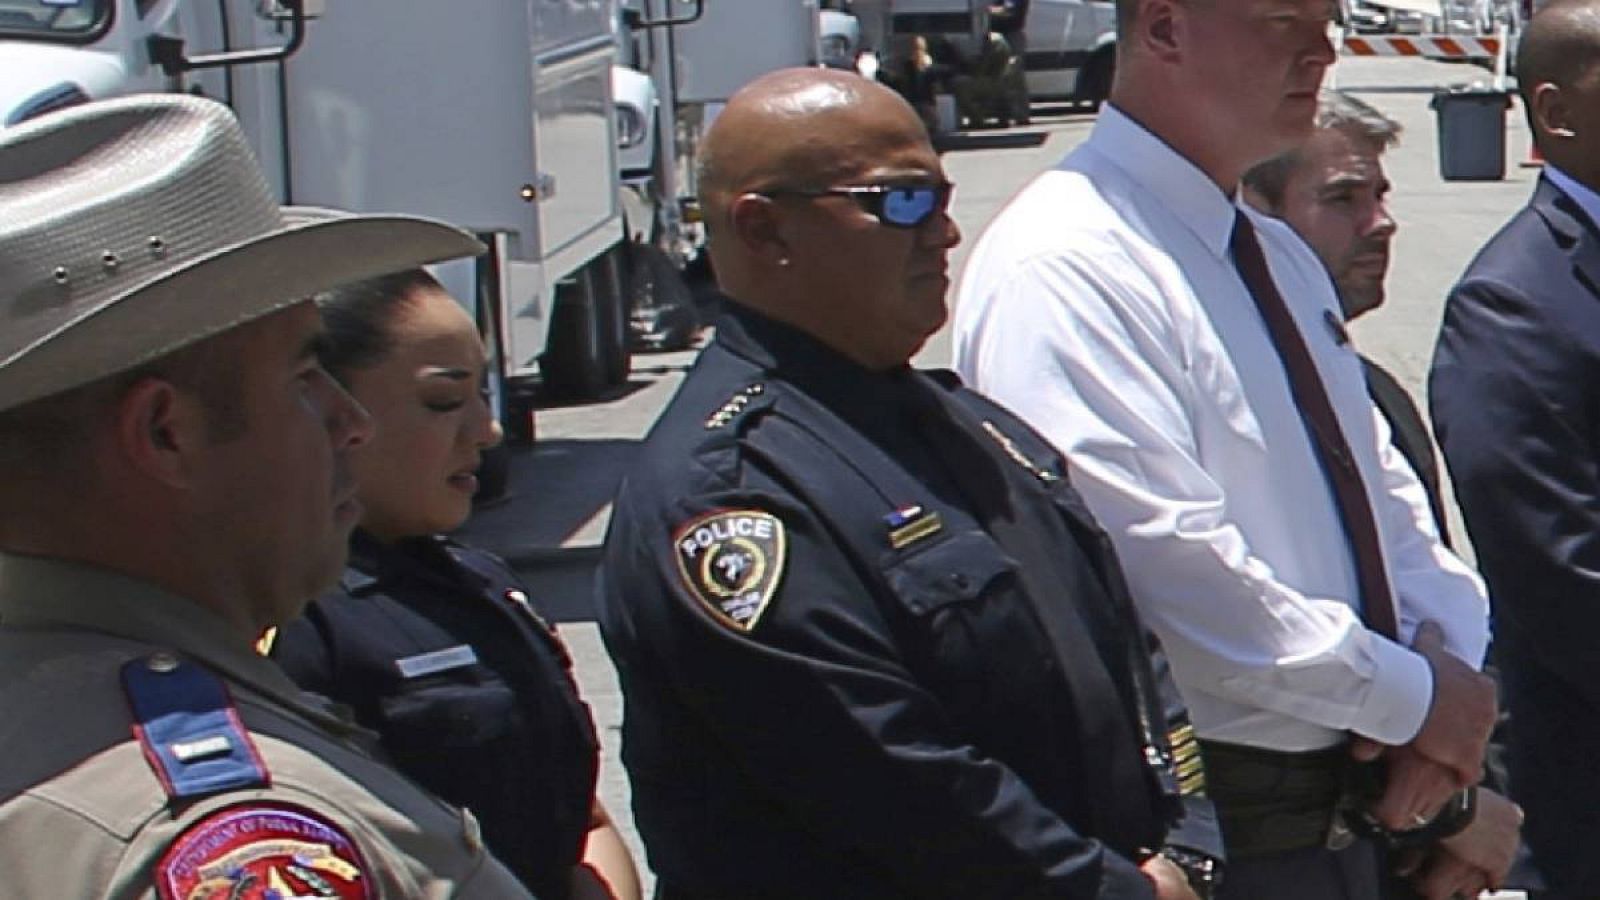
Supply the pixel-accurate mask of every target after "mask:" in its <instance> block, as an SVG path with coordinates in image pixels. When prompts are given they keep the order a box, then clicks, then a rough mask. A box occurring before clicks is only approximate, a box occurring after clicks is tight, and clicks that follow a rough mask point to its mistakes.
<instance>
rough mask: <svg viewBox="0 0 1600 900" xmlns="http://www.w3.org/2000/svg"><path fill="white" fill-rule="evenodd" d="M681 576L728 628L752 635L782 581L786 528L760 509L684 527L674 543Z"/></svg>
mask: <svg viewBox="0 0 1600 900" xmlns="http://www.w3.org/2000/svg"><path fill="white" fill-rule="evenodd" d="M672 545H673V551H674V553H675V554H676V555H677V559H678V574H679V575H680V576H682V578H683V583H684V585H685V586H686V587H688V588H689V592H690V593H692V594H694V595H695V597H696V598H698V599H699V600H700V602H701V603H704V604H705V605H706V607H707V608H708V609H710V610H711V612H712V613H713V614H714V615H715V616H716V618H717V619H718V620H719V621H721V622H723V623H724V624H727V625H731V626H733V627H735V628H738V629H739V630H740V631H749V630H750V629H752V628H754V627H755V626H756V622H757V621H759V620H760V619H761V614H762V613H763V612H765V611H766V609H767V604H768V603H770V602H772V596H773V594H775V593H777V591H778V581H779V580H780V579H781V578H782V577H783V553H784V534H783V523H782V522H780V521H778V518H777V516H774V515H772V514H771V513H767V512H762V511H761V510H757V509H720V510H716V511H714V512H709V513H705V514H703V515H700V516H696V517H695V518H693V519H690V520H689V521H688V522H685V523H684V524H683V525H682V526H680V527H679V528H678V530H677V533H676V534H674V535H673V537H672Z"/></svg>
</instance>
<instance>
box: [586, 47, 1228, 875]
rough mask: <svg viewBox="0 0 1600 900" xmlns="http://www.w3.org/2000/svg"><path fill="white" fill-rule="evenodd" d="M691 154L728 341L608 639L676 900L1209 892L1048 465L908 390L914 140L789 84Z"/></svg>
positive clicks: (923, 295) (651, 844) (1129, 663)
mask: <svg viewBox="0 0 1600 900" xmlns="http://www.w3.org/2000/svg"><path fill="white" fill-rule="evenodd" d="M706 150H707V156H706V159H707V163H706V166H705V169H704V171H703V173H702V179H701V186H702V196H703V197H704V198H705V202H706V210H707V221H708V222H709V223H710V228H711V233H710V236H711V253H712V258H713V260H714V261H715V265H716V270H717V273H718V278H719V281H720V282H721V284H722V286H723V288H724V289H725V290H726V291H727V293H728V295H729V298H730V300H731V302H730V304H729V312H728V314H727V315H726V316H725V317H724V318H722V319H720V320H719V321H718V323H717V333H716V339H715V340H714V341H713V343H712V344H711V345H710V346H709V347H707V348H706V350H705V351H704V352H703V353H702V354H701V356H700V359H699V361H698V362H697V363H696V364H695V367H694V369H693V370H692V371H691V372H690V373H689V375H688V377H687V378H686V379H685V381H684V384H683V387H682V389H681V390H680V391H679V393H678V395H677V396H676V397H675V398H674V399H673V401H672V403H671V405H670V406H669V407H668V408H667V409H666V411H665V412H664V413H663V414H662V416H661V420H660V422H659V423H658V424H657V425H656V427H655V428H654V429H653V430H652V432H651V434H650V436H649V437H648V438H647V439H646V441H645V446H644V448H643V450H642V453H641V456H640V460H639V462H638V463H637V465H636V466H635V467H634V470H633V472H632V473H631V475H630V477H629V479H628V481H627V482H626V484H625V485H624V486H623V487H622V489H621V493H620V495H619V497H618V500H617V505H616V513H615V515H614V517H613V518H612V524H611V532H610V534H609V535H608V537H607V541H606V556H605V565H604V567H603V570H602V578H603V580H604V589H603V591H602V595H601V598H600V608H599V614H600V615H599V618H600V623H601V627H602V628H603V629H604V633H605V637H606V641H607V644H608V646H609V647H610V649H611V651H612V654H613V657H614V658H615V659H616V661H617V667H618V672H619V675H620V677H621V682H622V688H623V692H624V695H625V698H626V702H627V708H626V716H625V718H624V722H623V739H624V743H623V759H624V761H625V762H626V764H627V765H628V769H629V773H630V775H631V776H632V778H633V789H634V811H635V818H636V821H637V822H638V824H639V830H640V833H641V834H642V835H643V837H644V840H645V845H646V847H647V848H648V850H649V852H650V861H651V863H652V864H653V866H654V867H655V869H656V872H657V873H658V875H659V876H660V879H661V897H662V898H663V900H732V898H749V897H760V898H763V900H781V898H796V900H799V898H816V897H828V898H833V900H840V898H873V900H884V898H896V897H903V898H915V900H930V898H939V897H951V898H963V900H975V898H1001V897H1004V898H1022V897H1030V898H1033V897H1038V898H1043V897H1055V898H1078V900H1089V898H1096V900H1110V898H1151V897H1155V898H1161V900H1193V898H1194V897H1195V890H1196V889H1198V890H1199V891H1200V892H1201V893H1202V894H1203V893H1205V892H1207V891H1208V890H1209V889H1210V887H1211V886H1212V883H1213V882H1214V876H1215V868H1214V864H1215V859H1214V858H1212V857H1211V856H1209V855H1208V854H1207V853H1206V852H1205V851H1207V850H1210V851H1213V852H1214V851H1215V850H1216V843H1217V841H1216V835H1215V832H1214V831H1211V832H1209V833H1208V832H1207V830H1206V828H1205V827H1203V826H1204V824H1205V823H1204V822H1197V821H1196V820H1193V819H1190V820H1186V821H1184V824H1185V825H1187V826H1196V825H1199V826H1201V827H1193V828H1192V829H1191V830H1188V831H1186V833H1184V834H1175V833H1174V832H1173V831H1172V830H1171V829H1172V826H1173V825H1174V824H1175V823H1178V822H1180V820H1183V818H1184V817H1183V812H1184V809H1185V804H1186V802H1187V804H1189V805H1188V807H1187V808H1188V809H1189V810H1191V811H1192V810H1201V809H1204V804H1203V802H1202V800H1201V799H1200V796H1199V794H1200V788H1201V787H1202V781H1203V779H1202V775H1201V773H1200V771H1199V765H1200V763H1199V760H1198V758H1197V752H1198V750H1197V748H1196V746H1195V745H1194V741H1193V737H1192V732H1191V731H1190V730H1189V729H1188V728H1187V724H1186V721H1187V720H1186V717H1185V714H1184V713H1183V711H1182V707H1181V705H1179V704H1178V703H1177V702H1176V695H1175V694H1174V693H1171V692H1170V691H1167V692H1163V690H1162V689H1163V687H1166V688H1169V689H1170V682H1163V680H1162V679H1161V678H1160V677H1159V673H1158V671H1157V670H1156V669H1153V668H1152V665H1151V655H1150V649H1151V648H1150V646H1149V645H1148V644H1147V643H1146V642H1145V640H1144V638H1145V636H1146V635H1147V632H1145V630H1144V629H1143V627H1142V626H1141V625H1140V623H1139V621H1138V618H1137V616H1136V615H1135V614H1134V612H1133V607H1132V604H1131V603H1130V601H1129V599H1128V597H1127V595H1126V593H1125V591H1124V588H1123V582H1122V574H1121V571H1120V570H1119V569H1118V567H1117V564H1116V560H1115V559H1114V558H1113V557H1112V555H1111V552H1110V550H1109V549H1108V544H1107V541H1106V538H1105V535H1104V534H1103V533H1101V531H1100V530H1099V529H1098V528H1097V527H1096V526H1095V524H1094V523H1093V521H1092V520H1091V519H1090V518H1089V517H1088V515H1087V513H1086V512H1085V511H1084V509H1083V506H1082V504H1081V503H1080V502H1079V500H1078V497H1077V494H1076V493H1075V492H1074V491H1073V490H1072V488H1071V487H1070V486H1069V485H1068V484H1067V481H1066V479H1065V472H1064V469H1063V465H1062V463H1061V460H1060V457H1059V456H1058V455H1057V454H1056V453H1054V452H1053V451H1051V450H1050V449H1049V447H1048V445H1047V444H1046V443H1045V442H1044V441H1043V440H1041V439H1040V438H1039V436H1038V435H1036V434H1035V433H1033V432H1032V431H1031V430H1029V429H1028V428H1027V427H1026V426H1024V425H1023V424H1022V423H1021V422H1019V421H1018V420H1017V419H1016V418H1014V417H1013V416H1011V415H1009V414H1008V413H1006V412H1005V411H1004V410H1002V409H1000V408H999V407H997V406H995V405H994V404H992V403H988V402H987V401H985V400H983V399H982V398H980V397H978V396H977V395H975V394H973V393H972V392H971V391H968V390H966V389H965V388H963V387H961V386H960V384H959V383H958V382H957V381H956V380H955V379H954V378H953V377H952V376H950V375H949V373H934V374H928V373H922V372H918V371H915V370H913V369H911V368H910V367H909V366H908V365H907V360H909V359H910V358H911V356H912V355H913V354H914V353H915V352H916V350H917V348H918V347H919V346H921V345H922V343H923V341H925V340H926V339H927V337H928V335H929V334H931V333H933V332H934V331H935V330H937V329H938V327H939V326H940V324H941V323H942V322H943V321H944V317H945V305H944V294H945V289H946V288H947V286H948V284H949V281H948V279H947V277H946V274H945V272H946V265H947V256H948V253H949V250H950V248H951V247H952V246H953V245H954V244H955V242H956V241H957V239H958V237H959V236H958V234H957V231H956V227H955V224H954V222H952V221H951V219H950V217H949V216H948V215H947V212H946V208H947V204H948V202H949V199H950V191H951V186H950V184H949V183H948V182H947V181H946V180H945V175H944V171H943V168H942V167H941V165H940V163H939V157H938V155H937V154H936V153H935V152H934V150H933V147H932V146H931V145H930V144H929V141H928V136H927V133H926V132H925V131H924V129H923V127H922V124H921V123H920V121H919V120H918V119H917V115H916V113H915V112H914V111H913V110H912V109H911V108H910V107H909V106H908V105H906V103H905V102H904V101H903V100H901V99H900V98H899V97H897V96H896V95H894V94H893V93H892V92H890V91H888V90H887V89H885V88H883V87H882V86H880V85H877V84H874V83H872V82H869V81H866V80H864V79H861V78H857V77H855V76H853V75H846V74H841V73H837V72H828V71H826V70H789V71H782V72H778V73H774V74H772V75H769V76H767V77H764V78H762V79H760V80H758V81H756V82H753V83H752V84H751V85H749V86H747V87H746V88H745V89H744V90H742V91H741V92H740V93H739V94H738V95H737V96H735V97H734V98H733V100H732V101H731V102H729V104H728V106H727V108H726V109H725V110H724V111H723V113H722V114H721V115H720V116H719V117H718V119H717V121H716V124H715V125H714V126H713V127H712V130H711V133H710V135H709V136H708V137H707V141H706ZM1163 850H1165V851H1166V853H1167V854H1168V855H1165V856H1164V855H1162V851H1163ZM1169 857H1170V858H1169ZM1185 866H1186V867H1187V874H1188V875H1189V876H1190V878H1192V880H1193V883H1192V886H1191V883H1190V882H1189V880H1187V879H1186V878H1185V874H1186V873H1185V871H1184V869H1183V867H1185Z"/></svg>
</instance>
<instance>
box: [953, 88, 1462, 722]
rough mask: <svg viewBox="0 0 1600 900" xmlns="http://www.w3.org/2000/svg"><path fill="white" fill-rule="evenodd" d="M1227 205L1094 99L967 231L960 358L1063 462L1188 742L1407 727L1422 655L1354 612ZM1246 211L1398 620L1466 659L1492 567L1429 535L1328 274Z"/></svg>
mask: <svg viewBox="0 0 1600 900" xmlns="http://www.w3.org/2000/svg"><path fill="white" fill-rule="evenodd" d="M1238 209H1239V207H1237V206H1236V205H1235V202H1234V201H1233V200H1232V199H1230V198H1229V197H1228V196H1226V195H1225V194H1224V193H1223V192H1222V191H1221V190H1220V189H1219V188H1218V187H1217V185H1216V184H1215V183H1214V182H1212V181H1211V180H1210V179H1209V178H1208V177H1207V176H1206V175H1205V174H1204V173H1203V172H1201V171H1200V170H1199V169H1198V168H1196V167H1195V166H1194V165H1193V164H1191V163H1190V162H1189V161H1188V160H1186V159H1185V158H1184V157H1182V156H1180V155H1179V154H1178V153H1176V152H1175V151H1173V150H1172V149H1171V148H1170V147H1168V146H1167V145H1166V144H1164V143H1162V142H1161V141H1160V140H1159V139H1158V138H1156V137H1155V136H1154V135H1153V134H1151V133H1150V132H1149V131H1147V130H1145V129H1144V128H1143V127H1142V126H1140V125H1139V124H1138V123H1136V122H1134V121H1133V120H1132V119H1129V118H1128V117H1127V116H1126V115H1123V114H1122V113H1120V112H1119V111H1118V110H1116V109H1115V108H1114V107H1111V106H1110V105H1107V106H1105V107H1104V108H1103V109H1102V110H1101V113H1100V118H1099V121H1098V123H1097V124H1096V125H1095V128H1094V132H1093V133H1092V134H1091V135H1090V137H1089V139H1088V141H1087V142H1085V143H1084V144H1083V145H1082V146H1080V147H1079V148H1078V149H1077V150H1075V151H1074V152H1073V153H1072V154H1070V155H1069V156H1068V157H1067V158H1066V159H1065V160H1064V161H1063V162H1062V163H1061V164H1060V165H1059V166H1058V167H1057V168H1055V169H1053V170H1051V171H1049V172H1046V173H1045V174H1043V175H1041V176H1039V177H1038V178H1037V179H1035V180H1034V181H1033V182H1032V183H1031V184H1029V185H1028V186H1027V187H1026V188H1024V189H1023V190H1022V192H1021V193H1020V194H1019V195H1018V196H1017V197H1016V198H1015V199H1013V200H1012V202H1011V203H1010V205H1008V206H1007V207H1006V208H1005V210H1004V211H1002V212H1001V213H1000V215H999V216H998V217H997V218H996V219H995V221H994V222H993V223H992V224H991V225H990V226H989V228H988V230H987V231H986V232H985V233H984V235H983V237H982V238H981V239H980V240H979V242H978V245H977V247H976V248H975V249H974V251H973V254H972V257H971V259H970V260H969V262H968V264H967V268H966V271H965V272H964V274H963V277H962V279H961V285H960V289H959V292H958V299H957V305H956V310H955V345H956V347H955V359H956V368H957V369H958V370H960V372H961V374H962V375H963V376H964V377H965V378H966V379H967V380H968V382H969V383H971V384H972V385H973V386H975V387H976V388H977V389H978V390H981V391H983V392H985V393H987V394H989V395H990V396H993V397H995V398H996V399H998V400H999V401H1000V402H1002V403H1004V404H1006V405H1007V406H1009V407H1010V408H1012V409H1013V410H1015V411H1016V412H1017V413H1019V414H1020V415H1021V416H1022V417H1023V418H1025V419H1027V420H1028V421H1029V422H1030V423H1032V424H1033V425H1034V427H1036V428H1038V429H1039V430H1040V431H1041V432H1043V433H1044V434H1045V435H1046V436H1047V437H1049V438H1050V439H1051V440H1052V441H1053V442H1054V443H1055V444H1056V445H1057V446H1058V447H1059V448H1060V449H1061V450H1062V451H1063V452H1064V453H1065V454H1066V455H1067V456H1068V458H1069V460H1070V461H1071V463H1072V465H1073V472H1072V480H1073V484H1074V485H1076V486H1077V488H1078V489H1079V490H1080V491H1081V492H1082V493H1083V495H1084V498H1085V499H1086V500H1087V502H1088V503H1089V506H1090V508H1091V509H1093V510H1094V512H1095V514H1096V515H1097V516H1098V517H1099V519H1100V521H1101V523H1102V525H1104V526H1105V528H1106V529H1107V531H1109V532H1110V534H1111V537H1112V539H1113V541H1114V542H1115V544H1116V547H1117V550H1118V551H1119V554H1120V556H1121V558H1122V563H1123V566H1124V568H1125V569H1126V570H1127V574H1128V579H1129V581H1130V583H1131V584H1132V587H1133V592H1134V596H1135V599H1136V600H1137V601H1138V603H1139V606H1140V610H1141V612H1142V613H1143V614H1144V616H1145V619H1146V620H1147V621H1148V622H1149V624H1150V625H1151V627H1153V628H1154V629H1155V630H1156V633H1157V634H1158V635H1159V636H1160V637H1161V639H1162V641H1163V642H1164V643H1165V645H1166V649H1167V652H1168V654H1169V656H1170V657H1171V661H1172V666H1173V670H1174V674H1175V675H1176V676H1177V679H1178V684H1179V686H1180V687H1181V689H1182V690H1183V694H1184V698H1185V700H1186V701H1187V702H1188V704H1189V707H1190V712H1191V714H1192V716H1193V719H1194V722H1195V726H1196V728H1197V729H1198V731H1199V733H1200V734H1201V735H1202V736H1204V737H1206V738H1209V739H1212V740H1219V741H1228V742H1232V743H1239V744H1249V745H1253V746H1258V747H1267V748H1271V749H1276V750H1290V751H1293V750H1311V749H1317V748H1322V747H1326V746H1330V745H1333V744H1335V743H1337V742H1338V741H1339V740H1341V738H1342V735H1343V733H1344V732H1346V731H1354V732H1356V733H1359V734H1363V735H1367V736H1369V737H1372V738H1374V739H1377V740H1379V741H1382V742H1384V743H1389V744H1400V743H1405V742H1406V741H1408V740H1410V739H1411V738H1412V737H1414V736H1415V735H1416V732H1417V731H1418V729H1419V728H1420V727H1421V725H1422V722H1423V719H1424V717H1425V716H1426V714H1427V710H1428V706H1429V703H1430V702H1431V696H1432V689H1433V679H1432V673H1431V670H1430V669H1429V667H1428V665H1427V663H1426V661H1425V660H1423V658H1422V657H1421V656H1419V655H1418V654H1416V653H1414V652H1412V651H1411V650H1410V649H1408V648H1407V647H1404V646H1401V645H1400V644H1396V643H1394V642H1392V641H1389V640H1386V639H1384V638H1382V637H1380V636H1378V635H1377V634H1374V633H1372V632H1370V631H1368V630H1367V628H1366V627H1365V626H1364V625H1363V624H1362V620H1361V618H1360V613H1359V605H1360V593H1359V588H1358V585H1357V580H1356V570H1355V557H1354V554H1353V552H1352V551H1351V549H1350V544H1349V541H1348V540H1347V538H1346V536H1345V532H1344V529H1343V525H1342V523H1341V520H1340V518H1339V513H1338V507H1337V506H1336V505H1335V500H1334V497H1333V492H1332V489H1331V488H1330V487H1329V484H1328V480H1327V477H1326V476H1325V475H1324V474H1323V470H1322V468H1321V466H1320V465H1319V463H1318V460H1317V456H1316V453H1315V451H1314V449H1313V447H1312V444H1311V442H1310V439H1309V438H1308V436H1307V434H1306V430H1305V427H1304V424H1303V422H1302V419H1301V417H1300V415H1299V413H1298V412H1297V410H1296V407H1295V404H1294V399H1293V395H1292V393H1291V391H1290V387H1289V382H1288V378H1287V376H1286V375H1285V373H1284V369H1283V365H1282V363H1281V362H1280V360H1279V357H1278V355H1277V352H1276V351H1275V350H1274V348H1273V344H1272V340H1271V338H1270V337H1269V336H1268V333H1267V330H1266V326H1265V324H1264V323H1263V322H1262V320H1261V316H1260V314H1259V313H1258V312H1257V310H1256V307H1255V304H1254V302H1253V301H1252V300H1251V297H1250V294H1249V293H1248V291H1247V290H1246V288H1245V286H1244V282H1243V281H1242V280H1241V278H1240V276H1239V274H1238V271H1237V270H1236V269H1235V268H1234V265H1233V261H1232V257H1231V255H1230V253H1229V251H1228V239H1229V234H1230V233H1231V231H1232V228H1233V222H1234V216H1235V215H1236V213H1237V210H1238ZM1246 214H1247V215H1249V216H1250V221H1251V222H1252V224H1253V225H1254V226H1255V229H1256V232H1257V235H1258V237H1259V239H1260V241H1261V244H1262V248H1263V250H1264V251H1265V253H1266V256H1267V259H1268V262H1269V267H1270V269H1271V271H1272V276H1273V280H1274V281H1275V282H1276V283H1277V285H1278V288H1279V291H1280V293H1282V294H1283V297H1284V299H1285V301H1286V302H1287V304H1288V305H1289V307H1290V308H1291V310H1292V312H1293V315H1294V318H1295V320H1296V322H1297V323H1298V325H1299V327H1300V330H1301V332H1302V334H1303V335H1304V336H1305V339H1306V343H1307V344H1308V345H1309V347H1310V350H1311V354H1312V356H1313V357H1314V358H1315V361H1316V364H1317V369H1318V371H1319V372H1320V374H1321V376H1322V380H1323V383H1324V384H1325V385H1326V388H1327V391H1328V394H1329V395H1330V399H1331V400H1332V403H1333V406H1334V409H1335V411H1336V413H1337V415H1338V417H1339V420H1340V423H1341V424H1342V425H1343V427H1344V431H1345V436H1346V438H1347V440H1348V441H1349V443H1350V445H1351V447H1352V451H1353V452H1354V454H1355V456H1356V459H1357V462H1358V464H1359V468H1360V470H1361V475H1362V478H1363V480H1364V482H1365V484H1366V489H1367V493H1368V495H1369V497H1370V499H1371V502H1372V507H1373V511H1374V515H1375V517H1376V518H1377V520H1378V522H1377V525H1378V529H1379V533H1380V535H1381V538H1382V543H1383V552H1384V556H1385V563H1386V568H1387V572H1388V576H1389V580H1390V585H1391V587H1392V588H1393V592H1394V595H1395V600H1396V603H1397V605H1398V606H1399V609H1398V610H1397V612H1398V618H1399V622H1400V630H1401V638H1402V640H1403V641H1406V642H1409V641H1410V639H1411V637H1412V635H1413V633H1414V632H1415V630H1416V627H1417V625H1418V624H1419V623H1420V622H1422V621H1424V620H1428V619H1433V620H1437V621H1439V622H1440V623H1441V624H1442V625H1443V627H1444V630H1445V633H1446V635H1447V641H1446V643H1447V646H1448V648H1449V649H1450V650H1451V651H1452V652H1453V653H1455V654H1456V655H1457V656H1459V657H1461V658H1462V659H1464V660H1467V661H1468V662H1470V663H1472V664H1473V665H1480V664H1481V663H1482V660H1483V654H1484V651H1485V649H1486V647H1487V644H1488V603H1487V599H1486V597H1485V595H1484V590H1483V585H1482V583H1481V582H1480V581H1479V580H1478V578H1477V576H1476V575H1475V574H1474V573H1473V572H1472V571H1471V570H1470V569H1468V568H1467V566H1466V565H1465V564H1463V563H1462V562H1461V561H1460V560H1459V559H1457V558H1456V557H1455V556H1454V555H1452V554H1451V553H1450V551H1449V550H1447V549H1445V548H1444V546H1443V545H1442V544H1440V542H1439V539H1438V536H1437V533H1436V532H1435V530H1434V526H1433V521H1432V515H1431V513H1430V512H1429V510H1428V502H1427V497H1426V494H1425V493H1424V490H1423V488H1422V486H1421V485H1420V484H1419V483H1418V481H1417V478H1416V475H1415V474H1414V473H1413V472H1412V471H1411V469H1410V468H1409V467H1408V466H1407V464H1406V463H1405V461H1404V459H1403V458H1402V457H1401V456H1400V454H1399V453H1398V452H1397V451H1395V450H1394V449H1393V448H1392V447H1391V446H1390V444H1389V431H1388V424H1387V423H1386V422H1384V420H1383V416H1382V414H1381V413H1379V412H1378V411H1377V409H1376V408H1375V407H1374V406H1373V405H1372V401H1371V400H1370V398H1369V396H1368V394H1367V389H1366V384H1365V381H1364V380H1363V376H1362V372H1361V365H1360V361H1359V358H1358V357H1357V355H1356V353H1355V351H1354V349H1353V348H1352V347H1351V346H1350V345H1349V342H1348V340H1347V338H1346V337H1345V334H1344V330H1343V326H1342V325H1341V324H1339V323H1340V321H1341V319H1340V316H1339V313H1338V309H1339V306H1338V301H1337V298H1336V297H1335V295H1334V288H1333V285H1332V282H1331V281H1330V279H1329V277H1328V274H1327V270H1326V269H1325V268H1324V267H1323V265H1322V263H1321V262H1320V261H1319V260H1318V259H1317V257H1316V256H1315V255H1313V253H1312V252H1311V250H1310V248H1309V247H1307V246H1306V245H1305V243H1304V242H1303V241H1301V240H1300V239H1299V238H1298V237H1297V236H1295V234H1294V233H1293V232H1292V231H1290V230H1289V229H1288V227H1286V226H1285V225H1283V223H1281V222H1278V221H1276V220H1274V219H1269V218H1267V217H1265V216H1260V215H1257V214H1255V213H1253V212H1249V211H1247V212H1246Z"/></svg>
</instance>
